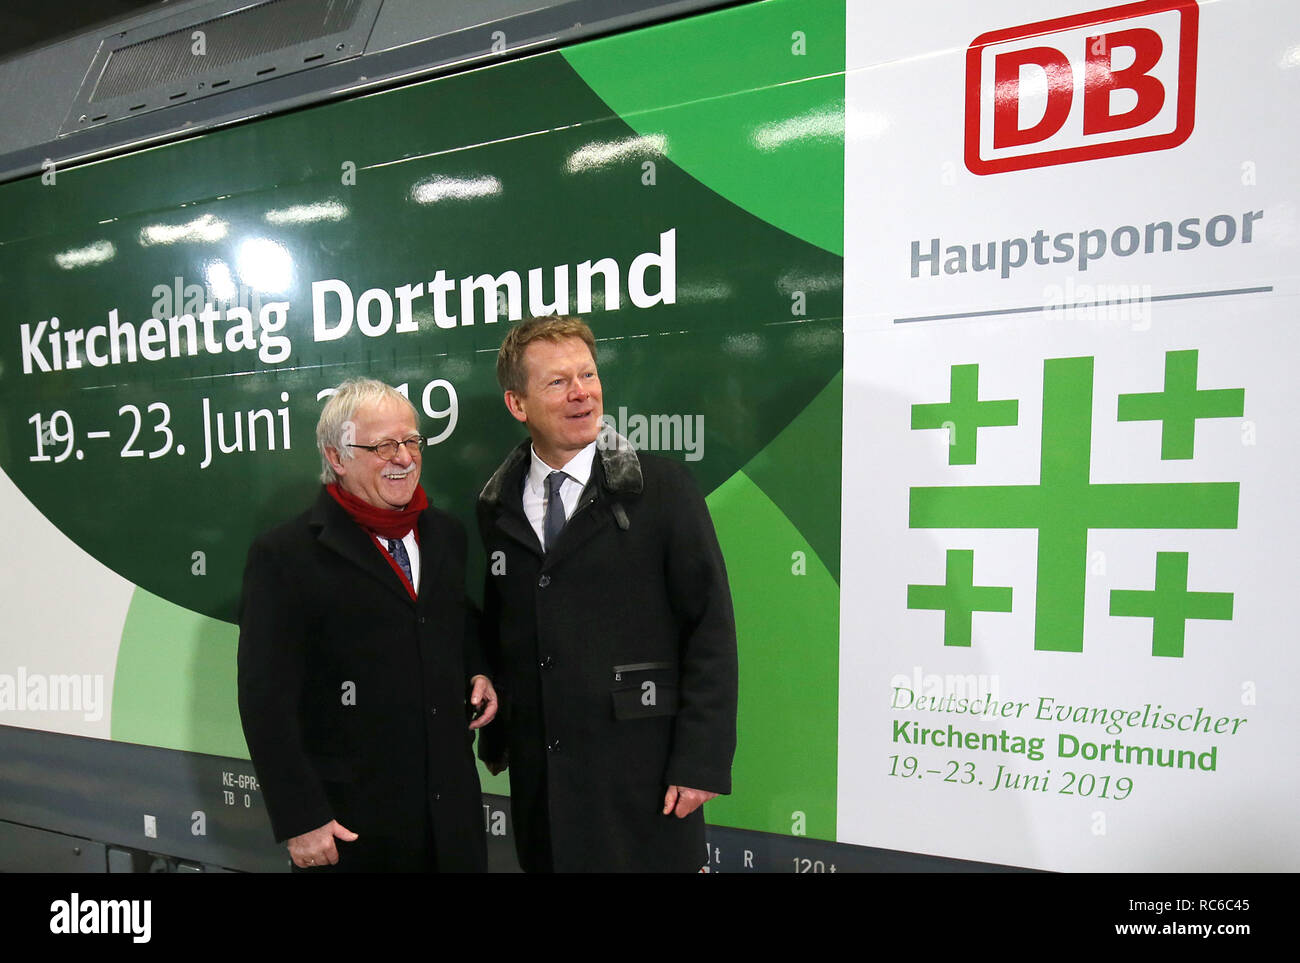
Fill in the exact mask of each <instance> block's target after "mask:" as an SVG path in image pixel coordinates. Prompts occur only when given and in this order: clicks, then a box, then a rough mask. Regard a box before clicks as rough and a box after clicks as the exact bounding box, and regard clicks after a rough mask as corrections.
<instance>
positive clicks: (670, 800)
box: [664, 786, 718, 819]
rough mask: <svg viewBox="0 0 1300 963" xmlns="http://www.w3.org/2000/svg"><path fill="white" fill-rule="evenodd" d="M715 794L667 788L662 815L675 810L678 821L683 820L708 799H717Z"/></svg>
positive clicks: (702, 790) (699, 790)
mask: <svg viewBox="0 0 1300 963" xmlns="http://www.w3.org/2000/svg"><path fill="white" fill-rule="evenodd" d="M717 795H718V794H717V793H716V792H709V791H708V790H707V789H688V788H686V787H685V786H669V787H668V792H666V793H665V794H664V815H665V816H667V815H668V814H669V813H671V812H673V811H674V810H676V816H677V818H678V819H685V818H686V817H687V816H689V815H690V814H691V813H693V812H695V810H697V809H699V808H700V807H701V806H703V805H704V804H705V803H706V802H708V801H709V800H710V799H716V798H717Z"/></svg>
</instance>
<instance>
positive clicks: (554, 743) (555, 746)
mask: <svg viewBox="0 0 1300 963" xmlns="http://www.w3.org/2000/svg"><path fill="white" fill-rule="evenodd" d="M546 751H547V752H559V751H560V740H559V739H553V740H551V741H550V742H549V743H547V745H546Z"/></svg>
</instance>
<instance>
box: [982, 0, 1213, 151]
mask: <svg viewBox="0 0 1300 963" xmlns="http://www.w3.org/2000/svg"><path fill="white" fill-rule="evenodd" d="M1197 16H1198V10H1197V7H1196V3H1195V0H1143V2H1142V3H1131V4H1127V5H1125V6H1122V7H1109V8H1107V9H1105V10H1095V11H1093V12H1092V13H1081V14H1077V15H1075V16H1072V17H1062V18H1060V19H1059V20H1044V21H1043V22H1041V23H1031V24H1027V25H1025V26H1022V27H1011V28H1009V29H1006V30H994V31H993V32H991V33H986V34H981V35H980V36H978V37H976V38H975V40H974V41H973V42H972V43H971V45H970V49H969V50H967V52H966V166H967V167H968V168H969V169H970V171H971V173H973V174H996V173H998V172H999V171H1016V170H1024V169H1026V168H1029V167H1047V166H1049V165H1052V164H1071V163H1074V162H1075V161H1084V160H1092V159H1094V158H1097V157H1115V156H1117V155H1119V154H1138V153H1141V152H1143V151H1150V150H1166V149H1168V148H1170V147H1177V146H1178V145H1179V144H1181V143H1182V142H1183V141H1185V140H1187V138H1188V137H1189V136H1190V135H1191V133H1192V122H1193V115H1194V113H1195V107H1196V25H1197Z"/></svg>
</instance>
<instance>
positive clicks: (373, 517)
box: [325, 482, 429, 538]
mask: <svg viewBox="0 0 1300 963" xmlns="http://www.w3.org/2000/svg"><path fill="white" fill-rule="evenodd" d="M325 490H326V491H327V492H329V493H330V495H331V496H332V497H333V499H334V500H335V501H336V502H338V503H339V505H341V506H342V507H343V510H344V511H345V512H347V513H348V514H349V515H351V516H352V520H353V521H354V522H356V523H357V524H358V525H360V526H361V527H362V528H364V529H365V530H366V531H368V532H374V533H375V534H376V535H381V536H383V537H384V538H401V537H402V536H404V535H405V534H406V533H407V532H409V531H410V530H411V529H413V528H415V527H416V526H415V523H416V521H417V520H418V519H419V516H420V512H422V511H424V510H425V509H426V508H428V507H429V496H428V495H426V494H425V493H424V489H423V488H421V487H420V486H419V485H416V486H415V494H414V495H412V496H411V502H410V504H409V505H407V506H406V507H405V508H402V509H391V508H376V507H375V506H374V505H371V504H370V503H369V502H365V501H362V500H361V499H360V498H358V497H357V496H356V495H353V494H352V493H351V492H347V491H344V490H343V489H342V488H340V487H339V486H338V484H337V483H336V482H331V483H330V484H328V485H326V486H325Z"/></svg>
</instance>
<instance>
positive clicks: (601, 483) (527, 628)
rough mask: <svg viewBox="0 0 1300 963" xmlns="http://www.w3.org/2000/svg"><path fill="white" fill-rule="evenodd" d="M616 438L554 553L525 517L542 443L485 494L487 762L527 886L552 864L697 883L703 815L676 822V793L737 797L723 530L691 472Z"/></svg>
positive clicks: (508, 466)
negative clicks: (506, 803)
mask: <svg viewBox="0 0 1300 963" xmlns="http://www.w3.org/2000/svg"><path fill="white" fill-rule="evenodd" d="M614 438H616V439H617V442H616V443H615V442H610V443H609V444H608V445H605V443H604V442H602V446H601V447H600V448H599V451H598V457H597V458H596V459H594V461H593V466H592V474H591V479H590V481H589V483H588V485H587V487H586V489H585V490H584V491H583V493H582V496H581V498H580V499H579V502H578V505H577V507H576V508H575V509H574V511H573V514H572V515H571V517H570V518H569V521H568V523H567V524H566V526H565V528H564V530H563V531H562V532H561V534H560V536H559V538H558V540H557V542H556V544H555V545H554V546H553V547H552V550H551V551H550V552H549V553H543V552H542V548H541V545H540V544H539V543H538V540H537V536H536V534H535V532H534V531H533V528H532V526H531V525H529V523H528V521H527V518H526V517H525V515H524V513H523V504H522V490H523V483H524V474H525V472H526V471H527V470H528V467H529V458H530V456H529V442H524V443H523V444H522V445H520V446H519V447H518V448H516V449H515V450H514V451H513V452H512V453H511V455H510V457H509V458H507V459H506V461H505V463H504V464H502V465H501V467H500V468H499V469H498V470H497V472H496V473H495V474H494V475H493V476H492V479H491V480H490V481H489V482H488V484H487V485H486V487H485V488H484V489H483V492H482V494H481V495H480V496H479V525H480V531H481V534H482V536H483V542H484V546H485V548H486V551H487V567H488V574H487V577H486V585H485V590H484V615H483V621H484V642H485V645H484V650H485V654H486V655H487V657H488V661H489V664H491V665H492V667H493V671H494V673H495V674H494V675H493V680H494V682H495V684H496V686H497V690H498V694H499V695H501V697H502V705H503V709H502V711H503V712H504V713H505V717H506V718H505V721H506V726H504V727H503V726H496V727H493V726H489V727H488V729H486V730H484V733H483V735H482V736H481V737H480V739H479V755H480V756H481V757H482V758H483V759H484V760H485V761H489V762H498V763H499V762H500V761H502V760H503V759H506V758H508V761H509V771H510V789H511V794H510V801H511V813H512V819H513V823H514V827H515V832H516V847H517V850H518V852H519V859H520V863H521V865H522V866H523V867H524V868H525V869H526V870H532V869H546V868H548V866H547V854H548V852H549V855H550V857H551V859H552V860H553V868H554V869H555V870H556V871H557V872H581V871H650V872H654V871H687V872H689V871H694V870H698V869H699V868H700V866H701V865H703V863H704V862H705V845H704V819H703V812H702V810H696V811H695V812H694V813H693V814H692V815H691V816H689V817H688V818H686V819H683V820H679V819H677V818H676V816H672V815H669V816H665V815H663V814H662V812H663V800H664V793H665V791H666V790H667V787H668V786H670V785H680V786H686V787H690V788H692V789H702V790H709V791H712V792H717V793H728V792H730V791H731V762H732V756H733V755H734V752H735V744H736V674H737V670H736V629H735V617H734V615H733V612H732V606H731V593H730V590H729V588H728V585H727V574H726V569H725V566H724V564H723V560H722V553H721V551H720V550H719V548H718V542H717V536H716V535H715V534H714V530H713V523H712V521H711V520H710V518H709V514H708V509H707V508H706V507H705V504H704V499H703V498H702V497H701V496H700V493H699V490H698V488H697V487H696V485H695V483H694V480H693V479H692V478H691V476H690V475H689V473H688V472H687V471H686V470H685V468H684V467H683V466H681V465H679V464H677V463H675V462H671V461H667V460H665V459H661V458H655V457H649V456H645V455H638V454H637V453H636V452H634V451H633V450H632V449H631V448H630V447H628V446H627V443H626V441H625V440H624V439H622V438H619V437H618V436H614ZM493 729H495V731H491V732H490V731H489V730H493ZM507 750H508V756H507V754H506V753H507Z"/></svg>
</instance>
